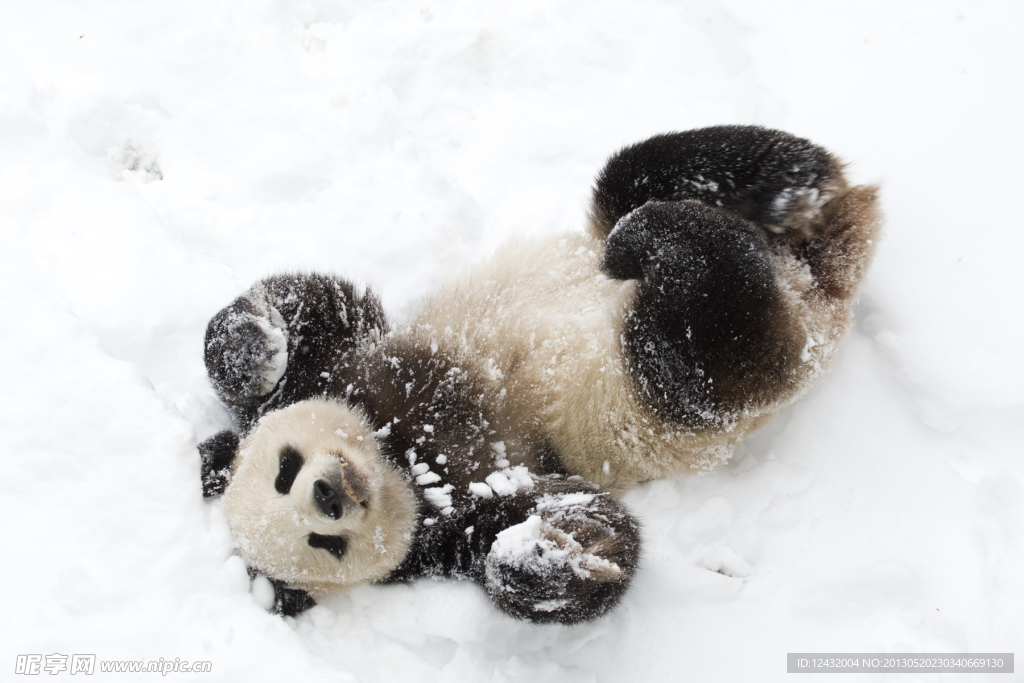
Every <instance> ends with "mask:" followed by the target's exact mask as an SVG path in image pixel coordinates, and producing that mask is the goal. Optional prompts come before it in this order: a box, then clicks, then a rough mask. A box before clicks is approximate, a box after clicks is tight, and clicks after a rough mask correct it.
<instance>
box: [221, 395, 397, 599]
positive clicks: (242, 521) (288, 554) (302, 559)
mask: <svg viewBox="0 0 1024 683" xmlns="http://www.w3.org/2000/svg"><path fill="white" fill-rule="evenodd" d="M235 463H236V467H235V472H234V474H233V476H232V477H231V483H230V484H229V486H228V488H227V491H226V492H225V494H224V513H225V515H226V517H227V521H228V525H229V526H230V527H231V532H232V534H233V535H234V538H235V542H236V544H237V545H238V548H239V551H240V552H241V554H242V556H243V558H244V559H245V560H246V561H247V562H248V563H249V565H250V566H252V567H254V568H255V569H258V570H259V571H261V572H263V573H265V574H267V575H268V576H270V577H271V578H274V579H279V580H281V581H284V582H286V583H289V584H292V585H295V586H298V587H301V588H304V589H306V590H308V591H310V592H313V593H314V594H317V593H321V594H323V593H329V592H332V591H335V590H337V589H339V588H344V587H346V586H350V585H355V584H359V583H364V582H367V581H374V580H378V579H381V578H383V577H384V576H386V575H387V574H388V573H389V572H390V571H392V570H393V569H394V568H395V567H397V566H398V564H399V563H400V562H401V561H402V560H403V559H404V558H405V555H406V553H407V552H408V550H409V546H410V544H411V539H412V534H413V531H414V528H415V526H416V524H417V515H416V499H415V496H414V494H413V492H412V490H411V486H410V484H409V482H408V480H407V479H406V478H405V477H403V475H402V474H401V473H400V472H398V471H397V470H396V469H395V468H393V467H392V466H391V465H389V464H388V463H387V461H385V459H384V458H383V457H382V456H381V453H380V450H379V448H378V446H377V444H376V442H375V441H374V439H373V436H372V435H371V433H370V427H369V425H368V424H367V422H366V419H365V418H364V417H363V415H362V414H360V413H359V412H358V411H357V410H354V409H352V408H349V407H348V406H346V405H344V404H342V403H337V402H334V401H328V400H311V401H303V402H301V403H296V404H294V405H291V406H289V407H287V408H283V409H281V410H277V411H274V412H272V413H268V414H267V415H265V416H263V418H261V419H260V422H259V425H258V427H257V429H256V430H255V431H254V432H253V433H252V434H251V435H250V436H248V437H247V438H246V439H245V440H243V441H242V443H241V444H240V446H239V451H238V457H237V458H236V461H235Z"/></svg>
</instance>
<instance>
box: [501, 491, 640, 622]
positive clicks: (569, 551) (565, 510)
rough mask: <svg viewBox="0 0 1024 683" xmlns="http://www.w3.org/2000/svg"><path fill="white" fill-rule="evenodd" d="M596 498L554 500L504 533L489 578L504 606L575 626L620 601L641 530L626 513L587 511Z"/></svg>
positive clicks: (533, 617)
mask: <svg viewBox="0 0 1024 683" xmlns="http://www.w3.org/2000/svg"><path fill="white" fill-rule="evenodd" d="M598 495H603V494H596V495H595V494H577V495H568V496H560V497H553V498H552V499H551V500H549V501H547V502H546V504H542V505H539V506H538V509H537V512H538V513H539V514H534V515H531V516H530V517H529V518H528V519H527V520H526V521H525V522H523V523H521V524H517V525H516V526H513V527H509V528H508V529H505V530H504V531H502V532H501V533H499V534H498V536H497V538H496V539H495V542H494V545H493V546H491V551H490V553H489V554H488V556H487V561H486V575H487V590H488V592H489V593H490V595H491V597H492V599H493V600H494V601H495V603H496V604H497V605H498V606H499V607H501V608H502V609H503V610H504V611H505V612H507V613H509V614H511V615H512V616H515V617H518V618H520V619H527V620H529V621H534V622H539V623H550V622H557V623H563V624H572V623H577V622H580V621H586V620H588V619H593V618H595V617H598V616H601V615H602V614H604V613H605V612H607V611H608V610H609V609H610V608H611V607H612V606H614V605H615V604H616V603H617V602H618V600H619V598H620V597H621V595H622V593H623V592H624V591H625V589H626V587H627V586H628V584H629V581H630V579H631V578H632V574H633V570H634V569H635V565H636V559H637V554H638V549H639V535H638V529H637V528H636V525H635V524H634V523H633V522H632V518H630V517H629V516H628V515H625V516H619V515H618V514H617V512H616V511H613V510H611V509H609V510H607V511H605V510H600V511H595V510H593V509H589V504H590V502H591V501H592V500H593V499H594V498H596V497H597V496H598ZM576 498H578V500H576ZM612 507H614V506H612ZM595 513H596V514H595ZM609 513H610V514H609ZM623 522H626V523H625V525H623Z"/></svg>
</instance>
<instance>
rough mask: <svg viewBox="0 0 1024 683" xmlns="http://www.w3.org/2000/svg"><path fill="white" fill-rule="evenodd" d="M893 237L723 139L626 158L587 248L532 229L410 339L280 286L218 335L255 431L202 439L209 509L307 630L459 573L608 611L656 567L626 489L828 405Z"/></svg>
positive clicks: (337, 287)
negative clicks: (819, 387)
mask: <svg viewBox="0 0 1024 683" xmlns="http://www.w3.org/2000/svg"><path fill="white" fill-rule="evenodd" d="M879 222H880V219H879V213H878V210H877V206H876V190H875V188H873V187H852V186H850V184H849V183H848V182H847V181H846V179H845V178H844V175H843V170H842V164H841V163H840V162H839V161H838V160H837V159H836V158H835V157H834V156H832V155H831V154H830V153H828V152H827V151H826V150H824V149H822V148H821V147H819V146H816V145H814V144H812V143H810V142H808V141H807V140H804V139H801V138H798V137H795V136H793V135H790V134H788V133H784V132H781V131H775V130H769V129H765V128H761V127H751V126H717V127H712V128H704V129H699V130H694V131H688V132H683V133H671V134H666V135H659V136H655V137H653V138H650V139H648V140H646V141H644V142H641V143H638V144H636V145H632V146H629V147H626V148H624V149H622V150H621V151H619V152H618V153H616V154H614V155H613V156H612V157H611V158H610V159H609V160H608V162H607V163H606V165H605V167H604V169H603V170H602V171H601V172H600V173H599V174H598V176H597V180H596V184H595V188H594V192H593V196H592V201H591V207H590V212H589V216H588V221H587V230H586V232H581V233H569V234H563V235H551V236H544V237H539V238H521V239H517V240H514V241H513V242H512V243H511V244H509V245H507V246H506V247H504V248H503V249H501V250H499V251H498V252H497V253H496V254H495V255H494V256H492V257H491V258H489V259H487V260H485V261H484V262H482V263H479V264H477V265H474V266H472V267H470V268H469V269H467V271H466V272H465V273H464V274H462V275H461V276H459V277H456V278H455V279H453V280H452V281H450V282H448V283H446V284H443V285H441V286H440V287H438V289H437V290H435V291H434V292H433V293H431V294H429V295H427V296H426V297H425V298H424V300H423V302H422V304H421V305H420V306H419V308H418V310H417V312H416V313H415V314H414V315H412V316H411V317H410V318H409V319H408V320H406V321H404V322H402V323H400V324H396V325H392V324H391V323H389V321H387V320H386V318H385V315H384V313H383V309H382V306H381V304H380V302H379V301H378V300H377V298H376V297H375V296H374V295H373V294H372V293H371V292H369V291H366V292H360V291H358V290H357V289H356V288H355V287H353V286H352V285H351V284H350V283H349V282H347V281H346V280H344V279H342V278H338V277H334V276H326V275H315V274H314V275H309V274H305V275H303V274H293V275H281V276H275V277H271V278H267V279H265V280H262V281H260V282H258V283H257V284H256V285H254V286H253V287H252V288H251V289H250V290H249V291H248V292H246V293H245V294H243V295H242V296H241V297H239V298H238V299H237V300H236V301H235V302H233V303H232V304H231V305H229V306H228V307H227V308H225V309H224V310H222V311H221V312H220V313H218V314H217V315H216V316H214V318H213V319H212V320H211V321H210V324H209V326H208V329H207V335H206V346H205V360H206V365H207V369H208V372H209V375H210V378H211V381H212V383H213V385H214V388H215V389H216V391H217V392H218V394H219V396H220V397H221V399H222V400H223V401H224V403H225V405H227V407H228V408H229V410H230V411H231V412H232V414H233V416H234V418H235V420H236V422H237V430H236V431H228V432H223V433H221V434H218V435H217V436H216V437H214V438H212V439H210V440H208V441H207V442H205V443H204V444H202V446H201V448H200V451H201V454H202V458H203V481H204V492H205V493H206V494H207V495H216V494H219V493H222V492H223V493H224V512H225V515H226V517H227V519H228V523H229V526H230V527H231V530H232V532H233V534H234V537H235V539H236V544H237V546H238V550H239V552H240V553H241V554H242V556H243V557H244V559H245V560H246V561H247V562H248V563H249V565H250V566H251V567H252V568H253V571H258V572H261V573H264V574H266V575H267V576H268V577H269V578H270V579H271V580H272V582H273V583H274V586H275V588H276V589H277V602H276V607H277V609H278V611H281V612H284V613H295V612H298V611H300V610H301V609H303V608H304V607H307V606H309V605H310V604H312V603H313V599H314V598H315V597H317V596H322V595H327V594H329V593H331V592H334V591H336V590H339V589H343V588H344V587H346V586H350V585H353V584H357V583H362V582H367V581H392V580H408V579H412V578H416V577H420V576H453V577H464V578H469V579H472V580H475V581H477V582H478V583H480V584H481V585H483V586H484V587H485V588H486V590H487V591H488V593H489V594H490V595H491V597H492V598H493V600H494V602H495V604H496V605H497V606H498V607H499V608H501V609H502V610H504V611H505V612H506V613H508V614H510V615H512V616H515V617H520V618H525V619H529V620H532V621H536V622H552V621H553V622H561V623H574V622H577V621H581V620H585V619H590V618H594V617H596V616H599V615H601V614H603V613H605V612H606V611H607V610H608V609H610V608H611V607H612V606H614V605H615V604H616V602H617V601H618V600H619V598H620V597H621V595H622V594H623V592H624V591H625V590H626V588H627V586H628V584H629V581H630V579H631V577H632V575H633V573H634V572H635V570H636V566H637V562H638V560H639V551H640V532H639V524H638V523H637V521H636V520H635V519H634V518H633V517H632V516H631V515H630V513H629V512H628V510H626V509H625V507H624V506H623V505H622V504H621V503H620V502H618V501H617V500H616V499H615V498H614V497H613V496H611V495H609V494H610V493H611V494H617V493H619V492H621V491H624V490H626V489H628V488H629V487H631V486H634V485H636V484H637V483H639V482H643V481H648V480H651V479H657V478H663V477H670V476H675V475H678V474H680V473H683V472H688V471H694V470H707V469H709V468H711V467H713V466H714V465H716V464H719V463H721V462H723V461H725V460H727V459H728V457H729V456H730V454H731V453H732V451H733V449H734V448H735V446H736V445H737V444H738V443H739V442H740V441H741V440H742V439H744V438H745V437H746V436H748V435H749V434H750V433H751V432H753V431H754V430H756V429H757V428H758V427H760V426H762V425H763V424H765V422H767V421H768V420H769V419H770V418H771V417H772V416H773V415H774V414H775V413H777V412H778V411H779V410H780V409H781V408H782V407H784V406H785V405H787V404H789V403H791V402H792V401H793V400H795V399H796V398H797V397H798V396H799V395H800V394H801V393H802V392H803V391H805V390H806V389H807V387H808V386H809V385H810V384H811V382H812V381H813V380H814V378H815V377H817V376H818V375H819V374H820V373H821V372H822V371H823V370H824V369H825V368H826V367H827V365H828V363H829V361H830V359H831V358H832V356H833V355H834V353H835V349H836V345H837V342H838V341H839V339H840V337H841V336H842V335H843V333H844V332H845V331H846V330H847V329H848V327H849V325H850V323H851V306H852V302H853V300H854V297H855V295H856V291H857V286H858V284H859V282H860V280H861V278H862V276H863V274H864V272H865V270H866V268H867V265H868V262H869V260H870V257H871V254H872V251H873V247H874V242H875V240H876V238H877V232H878V229H879ZM310 595H312V596H313V597H310Z"/></svg>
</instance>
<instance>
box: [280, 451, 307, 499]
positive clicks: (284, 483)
mask: <svg viewBox="0 0 1024 683" xmlns="http://www.w3.org/2000/svg"><path fill="white" fill-rule="evenodd" d="M305 462H306V461H305V460H303V459H302V456H301V455H299V452H298V451H297V450H295V449H294V448H292V447H291V446H285V447H284V448H282V449H281V467H280V469H278V471H277V479H275V480H274V489H275V490H276V491H277V492H278V493H280V494H286V493H288V492H289V491H291V490H292V484H294V483H295V477H297V476H299V470H301V469H302V465H303V463H305Z"/></svg>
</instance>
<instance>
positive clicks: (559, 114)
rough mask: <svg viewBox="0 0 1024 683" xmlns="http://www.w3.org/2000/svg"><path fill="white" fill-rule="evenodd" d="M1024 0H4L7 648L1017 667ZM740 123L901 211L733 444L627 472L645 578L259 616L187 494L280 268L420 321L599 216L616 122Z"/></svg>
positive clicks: (1020, 635) (358, 659)
mask: <svg viewBox="0 0 1024 683" xmlns="http://www.w3.org/2000/svg"><path fill="white" fill-rule="evenodd" d="M1022 14H1024V7H1022V6H1020V5H1019V4H1013V3H998V2H991V3H972V4H967V3H956V2H952V1H949V0H939V1H938V2H925V1H924V0H908V1H907V2H904V3H897V4H894V3H881V2H877V1H876V0H865V1H861V2H856V3H854V2H844V3H812V2H804V1H797V0H793V1H791V2H785V3H761V2H755V1H754V0H724V1H720V2H716V1H714V0H700V1H698V2H695V3H676V2H668V1H665V0H657V1H656V0H636V1H635V2H628V3H627V2H611V1H605V0H594V1H591V2H587V3H583V2H581V1H579V0H564V1H561V2H556V3H544V2H538V1H537V0H524V1H523V2H517V3H489V4H481V3H471V2H463V1H460V0H446V1H445V2H443V3H441V4H424V3H410V2H406V1H405V0H384V1H382V2H374V3H369V2H360V1H358V0H353V1H351V2H326V0H296V1H294V2H282V1H280V0H254V1H250V2H244V3H243V2H226V3H200V2H194V1H192V0H184V1H183V2H175V3H122V2H112V1H111V0H95V1H94V2H90V3H73V2H67V1H66V0H64V1H62V0H35V1H34V2H23V3H6V4H5V5H3V7H2V8H0V19H2V21H0V66H2V67H3V68H0V254H2V258H3V267H2V268H0V286H2V289H3V292H4V296H3V297H2V299H0V307H2V310H0V320H2V321H3V323H2V328H0V357H2V358H6V359H8V361H7V365H6V366H5V368H6V369H5V376H6V378H7V379H6V382H5V386H4V390H3V391H2V392H0V429H2V433H3V435H4V438H3V440H2V445H0V449H2V453H3V456H4V463H5V468H6V469H5V477H4V483H3V484H2V489H0V491H2V493H0V506H2V507H0V515H2V518H3V519H4V520H5V522H4V524H3V530H4V538H3V543H4V547H5V554H4V556H5V557H6V558H7V560H6V561H4V562H3V565H2V566H3V579H4V583H5V585H6V586H7V591H6V594H5V608H6V609H5V615H6V619H4V621H3V629H2V631H0V636H2V637H0V642H2V643H3V645H2V652H0V663H2V662H5V661H6V662H7V665H8V666H10V665H11V664H12V662H13V661H14V659H15V657H16V655H17V654H31V653H38V654H43V655H47V654H51V653H55V652H56V653H62V654H68V655H70V654H75V653H95V654H96V655H97V657H98V658H99V659H101V660H104V659H107V660H113V659H141V658H148V659H158V658H159V657H164V658H165V659H174V658H175V657H180V658H182V659H188V660H209V661H211V662H212V663H213V671H212V673H210V674H204V675H203V676H202V678H203V680H208V681H218V680H241V679H244V680H253V681H264V680H292V679H294V680H308V681H316V680H332V681H336V680H349V681H356V680H358V681H367V682H372V681H394V680H423V681H444V682H445V683H455V682H458V681H482V680H494V681H520V680H530V681H555V680H557V681H560V682H576V681H581V682H582V681H589V682H593V681H618V680H630V681H632V680H644V681H678V680H684V679H685V680H701V681H737V680H782V679H785V678H786V674H785V655H786V653H787V652H797V651H799V652H844V651H845V652H873V651H888V652H910V651H917V652H961V651H970V652H1013V651H1014V650H1017V652H1018V653H1020V652H1024V647H1021V646H1022V645H1024V578H1022V576H1024V573H1022V572H1021V567H1022V566H1024V541H1022V535H1024V465H1022V464H1021V458H1020V453H1021V427H1020V425H1022V424H1024V394H1022V389H1021V387H1022V386H1024V355H1022V354H1021V353H1020V350H1019V346H1020V339H1021V338H1022V336H1024V334H1022V333H1024V323H1022V318H1021V314H1020V304H1019V302H1018V299H1019V292H1020V291H1022V289H1024V275H1022V273H1024V269H1022V268H1021V267H1020V266H1019V261H1020V258H1021V253H1022V247H1024V245H1022V241H1024V231H1022V230H1021V229H1020V225H1019V223H1020V219H1019V218H1015V216H1018V214H1019V207H1018V204H1019V202H1018V201H1017V197H1018V195H1019V191H1020V190H1019V188H1020V187H1021V186H1022V184H1024V177H1022V171H1021V164H1020V163H1019V156H1020V154H1021V153H1022V151H1024V144H1022V143H1024V127H1021V126H1020V124H1019V121H1018V119H1019V116H1020V114H1019V112H1020V111H1021V110H1022V106H1021V105H1022V104H1024V101H1022V100H1024V97H1022V95H1024V85H1022V82H1021V79H1020V77H1019V74H1018V73H1017V72H1018V71H1019V65H1020V64H1021V63H1022V58H1024V54H1022V52H1024V47H1022V46H1021V42H1020V40H1019V37H1018V35H1017V33H1018V27H1019V26H1021V25H1022V19H1024V16H1022ZM717 123H759V124H764V125H768V126H773V127H778V128H783V129H785V130H789V131H791V132H794V133H796V134H798V135H802V136H805V137H808V138H810V139H811V140H813V141H815V142H817V143H820V144H823V145H825V146H826V147H827V148H829V149H830V150H832V151H834V152H836V153H837V154H839V155H840V156H842V157H843V158H844V159H846V160H848V161H850V162H851V165H850V167H849V169H848V172H849V173H850V175H851V177H852V178H853V179H854V180H855V181H856V182H879V183H881V184H882V197H883V205H884V209H885V212H886V214H887V222H886V230H885V236H884V238H883V241H882V243H881V244H880V245H879V250H878V256H877V258H876V261H875V263H874V265H873V267H872V269H871V271H870V272H869V275H868V279H867V282H866V283H865V286H864V288H863V291H862V296H861V300H860V303H859V305H858V307H857V311H856V312H857V318H858V323H857V326H856V327H855V329H854V330H853V332H852V333H851V334H850V335H849V337H848V338H847V339H846V340H845V341H844V343H843V345H842V347H841V348H840V350H839V353H838V356H837V360H836V361H835V362H834V364H833V367H832V370H831V372H829V373H827V374H826V375H824V376H823V377H822V379H821V380H820V381H819V382H818V384H817V385H816V386H815V388H814V389H813V390H812V391H811V392H810V393H809V394H808V395H807V396H805V397H804V398H803V399H802V400H801V401H800V402H798V403H797V404H796V405H794V406H793V407H792V408H790V409H788V410H786V411H785V412H784V413H783V414H782V415H780V416H779V417H778V418H776V419H775V420H774V421H773V422H772V423H771V424H770V425H769V426H768V427H766V428H765V429H764V430H763V431H762V432H760V433H759V434H758V435H756V436H755V437H754V438H752V439H751V440H749V441H748V442H747V443H746V444H744V445H743V446H742V447H741V449H740V451H739V452H738V453H737V454H736V455H735V456H734V457H733V458H732V459H731V460H730V461H729V463H728V464H727V465H725V466H722V467H719V468H717V469H716V470H715V471H713V472H712V473H710V474H708V475H706V476H689V477H682V478H679V479H676V480H671V481H659V482H653V483H650V484H645V485H643V486H641V487H639V488H637V489H636V490H634V491H632V492H630V493H629V494H627V495H626V497H625V500H626V502H627V503H628V504H629V505H630V506H631V507H632V509H633V510H634V511H635V512H636V514H637V515H638V516H639V517H640V518H641V519H642V521H643V524H644V538H645V550H644V555H643V560H642V564H641V568H640V570H639V572H638V574H637V575H636V577H635V579H634V582H633V586H632V588H631V590H630V592H629V593H628V594H627V596H626V598H625V599H624V601H623V603H622V605H621V606H620V607H619V608H618V609H617V610H615V611H613V612H612V613H611V614H610V615H609V616H607V617H606V618H603V619H601V620H598V621H596V622H593V623H590V624H584V625H579V626H574V627H558V626H550V627H537V626H531V625H529V624H525V623H520V622H515V621H512V620H510V619H507V618H505V617H503V616H502V615H500V614H499V613H498V612H497V610H495V609H494V608H493V607H492V606H491V604H490V602H489V600H488V598H487V596H486V595H485V594H484V592H483V591H482V590H480V589H479V588H478V587H476V586H474V585H470V584H469V583H459V582H435V581H420V582H417V583H415V584H413V585H393V586H392V585H389V586H364V587H360V588H357V589H354V590H352V591H350V592H349V593H347V594H345V595H342V596H339V597H337V598H333V599H330V600H325V601H324V602H323V604H321V605H320V606H318V607H316V608H315V609H314V610H311V611H310V612H308V613H306V614H304V615H302V616H301V617H299V618H298V619H282V618H279V617H274V616H272V615H269V614H267V613H265V612H264V604H265V602H266V598H267V594H266V588H267V587H266V586H261V587H257V588H256V589H255V591H254V592H252V593H251V592H250V587H249V579H248V577H247V575H246V571H245V567H244V564H243V563H242V562H241V560H240V559H239V558H238V557H236V556H233V555H232V551H231V539H230V537H229V535H228V532H227V528H226V525H225V523H224V520H223V516H222V514H221V512H220V506H219V503H216V502H214V503H205V502H204V501H203V500H202V496H201V489H200V483H199V458H198V454H197V452H196V443H197V440H201V439H204V438H206V437H208V436H210V435H212V434H213V433H214V432H216V431H217V430H219V429H222V428H224V427H226V426H227V424H228V422H227V416H226V414H225V413H224V411H223V410H222V409H221V408H220V407H219V405H218V404H217V401H216V399H215V397H214V396H213V394H212V392H211V390H210V388H209V385H208V383H207V382H206V379H205V371H204V367H203V361H202V339H203V333H204V330H205V326H206V322H207V321H208V320H209V318H210V317H211V316H212V315H213V314H214V313H215V312H216V311H217V310H219V309H220V308H221V307H222V306H224V305H225V304H227V303H228V302H230V301H231V299H232V298H233V297H235V296H237V295H238V294H239V293H241V292H242V291H244V290H245V289H246V288H247V287H249V286H250V285H251V284H252V282H253V281H255V280H256V279H257V278H259V277H262V276H265V275H268V274H271V273H275V272H279V271H282V270H289V269H291V270H314V269H318V270H334V271H338V272H342V273H345V274H347V275H349V276H350V277H352V278H354V279H355V280H356V281H358V282H360V283H364V284H368V285H369V286H371V287H373V288H374V289H375V291H377V292H378V293H379V294H380V295H381V296H382V298H383V300H384V302H385V305H386V307H387V308H388V310H389V312H390V313H392V314H393V315H394V316H401V315H402V314H403V313H404V312H407V311H408V310H409V308H410V306H412V305H414V304H415V302H416V301H417V300H418V299H419V297H420V296H421V295H422V293H423V292H424V291H426V290H427V289H429V287H430V286H431V285H432V284H433V283H435V282H436V281H437V280H438V278H440V277H442V276H444V275H446V274H448V273H451V272H453V271H454V270H456V269H458V268H459V267H460V266H462V265H464V264H466V263H468V262H469V261H470V260H471V259H474V258H478V257H481V256H484V255H486V254H488V253H490V252H491V251H492V250H493V249H495V248H496V247H497V246H498V245H499V244H501V243H502V242H504V241H505V240H507V239H509V238H510V237H513V236H515V235H520V234H543V233H550V232H552V231H556V230H577V229H582V226H583V223H584V215H585V209H586V200H587V196H588V191H589V188H590V184H591V182H592V178H593V176H594V174H595V173H596V172H597V170H598V169H599V168H600V165H601V163H602V162H603V161H604V159H605V158H606V157H607V155H608V154H610V153H611V152H612V151H614V150H616V149H617V148H618V147H620V146H622V145H624V144H627V143H630V142H635V141H638V140H641V139H643V138H645V137H647V136H649V135H652V134H655V133H659V132H664V131H668V130H682V129H687V128H693V127H697V126H703V125H711V124H717ZM498 455H500V454H498ZM411 459H414V454H413V458H411ZM511 483H512V482H509V484H511ZM261 603H263V604H261ZM899 680H913V677H908V678H900V679H899ZM927 680H938V679H937V678H936V679H927ZM957 680H964V681H967V680H978V678H977V677H972V676H965V677H962V678H957ZM999 680H1004V679H1003V678H1000V679H999Z"/></svg>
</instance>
